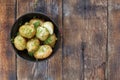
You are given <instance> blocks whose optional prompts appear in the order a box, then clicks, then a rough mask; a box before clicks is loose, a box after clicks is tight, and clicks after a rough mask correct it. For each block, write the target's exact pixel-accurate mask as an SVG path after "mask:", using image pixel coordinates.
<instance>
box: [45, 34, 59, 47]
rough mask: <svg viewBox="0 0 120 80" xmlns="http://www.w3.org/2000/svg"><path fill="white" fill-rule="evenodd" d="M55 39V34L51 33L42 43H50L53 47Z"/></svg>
mask: <svg viewBox="0 0 120 80" xmlns="http://www.w3.org/2000/svg"><path fill="white" fill-rule="evenodd" d="M56 40H57V37H56V35H55V34H52V35H50V36H49V37H48V38H47V39H46V40H45V41H44V44H47V45H50V46H51V47H54V45H55V42H56Z"/></svg>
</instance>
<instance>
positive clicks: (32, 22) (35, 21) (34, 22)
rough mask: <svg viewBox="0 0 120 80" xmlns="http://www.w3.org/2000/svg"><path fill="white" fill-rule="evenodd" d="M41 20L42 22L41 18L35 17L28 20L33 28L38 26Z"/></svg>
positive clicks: (41, 22)
mask: <svg viewBox="0 0 120 80" xmlns="http://www.w3.org/2000/svg"><path fill="white" fill-rule="evenodd" d="M43 22H44V21H43V20H41V19H37V18H35V19H31V20H30V24H33V25H34V27H35V28H37V27H38V26H41V25H42V24H43Z"/></svg>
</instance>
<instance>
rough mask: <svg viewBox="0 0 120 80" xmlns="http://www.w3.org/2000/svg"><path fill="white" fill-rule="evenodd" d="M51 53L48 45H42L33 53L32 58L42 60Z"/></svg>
mask: <svg viewBox="0 0 120 80" xmlns="http://www.w3.org/2000/svg"><path fill="white" fill-rule="evenodd" d="M51 53H52V48H51V47H50V46H49V45H42V46H40V47H39V49H38V50H37V51H36V52H35V53H34V57H35V58H36V59H44V58H47V57H48V56H50V55H51Z"/></svg>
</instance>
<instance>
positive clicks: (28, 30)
mask: <svg viewBox="0 0 120 80" xmlns="http://www.w3.org/2000/svg"><path fill="white" fill-rule="evenodd" d="M19 33H20V35H21V36H23V37H25V38H28V39H30V38H32V37H34V35H35V33H36V30H35V28H34V25H27V24H26V25H22V26H21V27H20V28H19Z"/></svg>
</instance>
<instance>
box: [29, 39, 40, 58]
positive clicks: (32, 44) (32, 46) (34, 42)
mask: <svg viewBox="0 0 120 80" xmlns="http://www.w3.org/2000/svg"><path fill="white" fill-rule="evenodd" d="M39 45H40V41H39V40H38V39H37V38H33V39H30V40H29V41H28V42H27V50H28V53H29V55H31V56H32V55H33V53H34V52H35V51H36V50H37V49H38V48H39Z"/></svg>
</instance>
